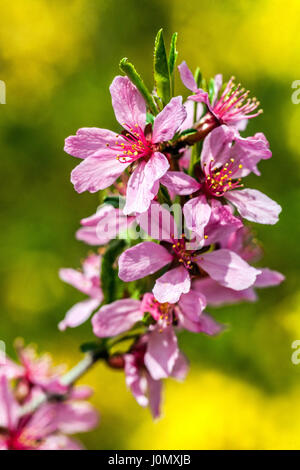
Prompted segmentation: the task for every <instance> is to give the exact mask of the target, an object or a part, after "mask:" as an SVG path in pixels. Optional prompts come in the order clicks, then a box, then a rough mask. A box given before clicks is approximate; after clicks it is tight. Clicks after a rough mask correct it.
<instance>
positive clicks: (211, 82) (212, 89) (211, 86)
mask: <svg viewBox="0 0 300 470" xmlns="http://www.w3.org/2000/svg"><path fill="white" fill-rule="evenodd" d="M214 94H215V81H214V79H213V78H211V79H210V80H209V84H208V97H209V101H210V102H211V103H212V101H213V99H214Z"/></svg>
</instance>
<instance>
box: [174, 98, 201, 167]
mask: <svg viewBox="0 0 300 470" xmlns="http://www.w3.org/2000/svg"><path fill="white" fill-rule="evenodd" d="M184 107H185V110H186V112H187V117H186V119H185V120H184V121H183V123H182V124H181V126H180V128H179V129H178V131H179V132H182V131H185V130H186V129H191V127H193V126H194V110H195V103H194V102H193V101H191V100H187V101H186V102H185V103H184ZM203 111H204V109H203V105H202V104H200V103H198V105H197V116H196V122H198V121H200V118H201V116H202V114H203ZM180 162H182V158H181V159H180Z"/></svg>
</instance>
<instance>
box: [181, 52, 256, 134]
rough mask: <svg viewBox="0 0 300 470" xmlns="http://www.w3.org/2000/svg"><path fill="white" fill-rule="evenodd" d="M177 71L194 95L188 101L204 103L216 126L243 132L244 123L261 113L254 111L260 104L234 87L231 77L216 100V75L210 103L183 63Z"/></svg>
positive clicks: (219, 77)
mask: <svg viewBox="0 0 300 470" xmlns="http://www.w3.org/2000/svg"><path fill="white" fill-rule="evenodd" d="M178 69H179V73H180V76H181V80H182V82H183V84H184V85H185V86H186V88H188V89H189V90H191V91H192V92H193V93H194V95H191V96H189V99H190V100H193V101H196V102H199V103H205V104H206V106H207V108H208V110H209V112H210V113H211V115H212V116H213V118H214V119H215V121H216V122H217V123H218V124H227V125H229V126H234V127H237V128H239V129H240V130H243V129H244V128H245V121H247V120H248V119H251V118H254V117H256V116H258V115H259V114H261V113H262V110H261V109H260V110H258V111H256V110H257V108H258V106H259V104H260V103H259V101H257V99H256V98H249V91H245V89H244V88H242V87H241V85H240V84H238V85H235V83H234V77H231V79H230V80H229V82H228V83H227V85H226V86H225V89H224V91H223V93H222V94H221V96H220V97H219V98H218V94H219V92H220V90H221V87H222V75H216V77H215V79H214V86H215V89H214V95H213V99H212V102H210V101H209V96H208V93H207V92H205V91H203V90H202V89H200V88H198V87H197V84H196V81H195V79H194V77H193V74H192V72H191V71H190V69H189V68H188V66H187V64H186V62H185V61H184V62H182V63H181V64H180V65H179V66H178Z"/></svg>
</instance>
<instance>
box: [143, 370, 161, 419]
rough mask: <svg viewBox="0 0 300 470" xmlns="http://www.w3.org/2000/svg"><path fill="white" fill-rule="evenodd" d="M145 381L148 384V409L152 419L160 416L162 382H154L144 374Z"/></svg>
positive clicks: (149, 376) (148, 375)
mask: <svg viewBox="0 0 300 470" xmlns="http://www.w3.org/2000/svg"><path fill="white" fill-rule="evenodd" d="M146 380H147V384H148V396H149V407H150V410H151V413H152V416H153V418H154V419H157V418H159V416H160V413H161V411H160V405H161V393H162V381H161V380H154V379H153V378H152V377H151V375H150V374H147V373H146Z"/></svg>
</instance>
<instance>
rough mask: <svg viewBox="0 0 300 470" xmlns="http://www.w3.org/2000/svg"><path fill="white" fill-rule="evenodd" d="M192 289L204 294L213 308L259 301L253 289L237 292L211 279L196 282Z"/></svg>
mask: <svg viewBox="0 0 300 470" xmlns="http://www.w3.org/2000/svg"><path fill="white" fill-rule="evenodd" d="M259 276H260V275H258V276H257V278H256V279H258V277H259ZM192 289H195V290H196V291H197V292H202V293H203V294H204V295H205V297H206V301H207V304H208V305H212V306H213V307H218V306H221V305H227V304H233V303H238V302H243V301H248V302H254V301H255V300H256V299H257V296H256V294H255V292H254V289H252V287H249V288H248V289H245V290H240V291H236V290H233V289H228V287H223V286H221V285H220V284H218V282H216V281H214V280H213V279H211V278H209V277H207V278H204V279H197V280H195V281H194V282H193V284H192Z"/></svg>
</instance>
